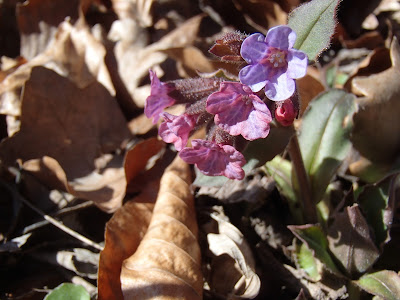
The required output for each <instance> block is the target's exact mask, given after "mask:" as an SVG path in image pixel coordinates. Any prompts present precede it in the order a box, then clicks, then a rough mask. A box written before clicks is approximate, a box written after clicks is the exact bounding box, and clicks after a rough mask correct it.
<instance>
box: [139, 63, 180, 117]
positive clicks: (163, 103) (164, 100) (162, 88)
mask: <svg viewBox="0 0 400 300" xmlns="http://www.w3.org/2000/svg"><path fill="white" fill-rule="evenodd" d="M149 72H150V80H151V92H150V96H148V97H147V99H146V103H145V106H144V114H145V115H146V117H148V118H149V119H150V118H153V123H154V124H155V123H157V121H158V119H159V118H160V114H161V113H162V111H163V110H164V108H166V107H169V106H171V105H173V104H174V103H175V99H173V98H171V97H170V96H168V93H169V92H171V91H172V90H173V87H172V86H170V85H168V84H166V83H163V82H161V81H160V79H158V77H157V75H156V73H155V72H153V71H152V70H150V71H149Z"/></svg>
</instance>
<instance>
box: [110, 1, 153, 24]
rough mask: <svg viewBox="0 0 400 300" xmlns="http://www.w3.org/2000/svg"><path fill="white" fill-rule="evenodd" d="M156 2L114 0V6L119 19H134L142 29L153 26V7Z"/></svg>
mask: <svg viewBox="0 0 400 300" xmlns="http://www.w3.org/2000/svg"><path fill="white" fill-rule="evenodd" d="M153 2H154V0H130V1H127V0H112V5H113V9H114V11H115V13H116V14H117V15H118V18H119V19H132V20H135V21H137V22H138V23H139V25H140V26H141V27H150V26H152V25H153V17H152V14H151V7H152V5H153Z"/></svg>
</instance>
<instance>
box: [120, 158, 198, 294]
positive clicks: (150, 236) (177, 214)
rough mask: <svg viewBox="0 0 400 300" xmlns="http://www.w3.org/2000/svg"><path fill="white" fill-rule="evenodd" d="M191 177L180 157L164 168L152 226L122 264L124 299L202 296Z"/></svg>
mask: <svg viewBox="0 0 400 300" xmlns="http://www.w3.org/2000/svg"><path fill="white" fill-rule="evenodd" d="M190 177H191V176H190V169H189V167H188V165H187V164H186V163H184V162H183V161H182V160H181V159H180V158H179V157H177V158H176V159H175V160H174V162H173V163H172V164H171V165H170V166H169V167H168V168H167V169H166V170H165V173H164V175H163V177H162V178H161V183H160V189H159V193H158V197H157V201H156V204H155V207H154V211H153V217H152V220H151V223H150V225H149V228H148V230H147V232H146V234H145V236H144V238H143V240H142V242H141V243H140V245H139V247H138V249H137V250H136V252H135V253H134V254H133V255H132V256H131V257H129V258H128V259H126V260H125V261H124V263H123V265H122V271H121V284H122V293H123V295H124V299H152V298H153V299H193V300H194V299H202V290H203V280H202V273H201V268H200V260H201V254H200V248H199V245H198V243H197V221H196V217H195V210H194V203H193V196H192V193H191V188H190V183H191V178H190Z"/></svg>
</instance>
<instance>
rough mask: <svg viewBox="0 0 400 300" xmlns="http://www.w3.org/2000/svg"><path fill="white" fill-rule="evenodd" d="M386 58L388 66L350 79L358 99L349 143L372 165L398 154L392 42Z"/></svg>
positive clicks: (397, 70) (398, 59)
mask: <svg viewBox="0 0 400 300" xmlns="http://www.w3.org/2000/svg"><path fill="white" fill-rule="evenodd" d="M390 55H391V60H392V67H391V68H389V69H388V70H385V71H383V72H381V73H378V74H375V75H371V76H368V77H356V78H354V79H353V82H352V85H353V91H355V92H358V93H360V94H362V95H364V97H361V98H359V99H358V103H359V109H358V112H356V113H355V114H354V117H353V120H354V127H353V130H352V135H351V140H352V142H353V145H354V147H355V148H356V149H357V150H358V151H359V152H360V153H361V154H362V155H363V156H365V157H366V158H367V159H369V160H370V161H372V162H382V163H391V162H393V161H394V160H395V159H396V157H397V156H398V153H399V151H400V136H399V135H398V134H395V133H396V132H399V131H400V119H399V117H398V116H399V113H400V102H399V101H398V99H399V97H400V85H399V84H398V78H399V77H400V46H399V43H398V41H397V39H396V38H394V39H393V41H392V45H391V49H390Z"/></svg>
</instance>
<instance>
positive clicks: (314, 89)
mask: <svg viewBox="0 0 400 300" xmlns="http://www.w3.org/2000/svg"><path fill="white" fill-rule="evenodd" d="M315 72H316V71H315V69H313V68H311V67H309V69H308V74H307V75H306V76H304V77H303V78H300V79H298V80H297V89H298V91H299V96H300V116H302V115H303V113H304V111H305V109H306V108H307V106H308V103H310V101H311V100H312V99H314V98H315V97H316V96H317V95H318V94H319V93H321V92H323V91H324V90H325V87H324V85H323V84H322V83H321V81H319V80H318V79H317V78H318V77H317V76H313V75H311V74H314V73H315Z"/></svg>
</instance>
